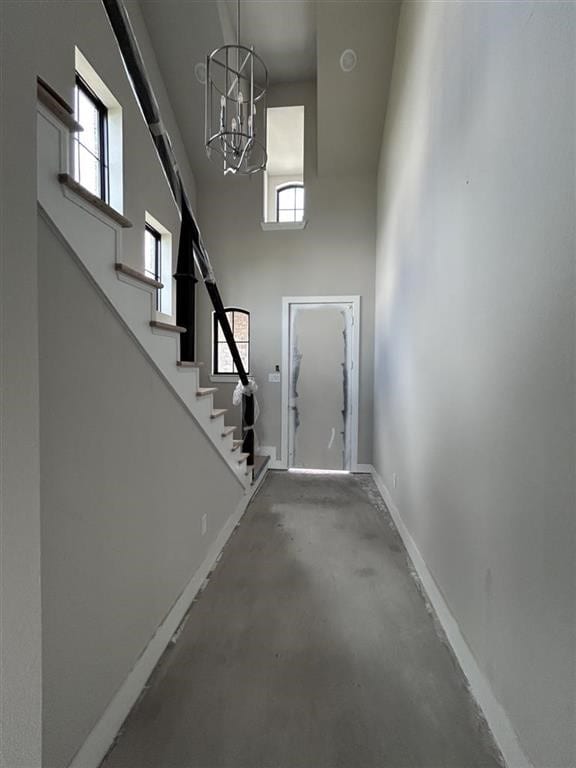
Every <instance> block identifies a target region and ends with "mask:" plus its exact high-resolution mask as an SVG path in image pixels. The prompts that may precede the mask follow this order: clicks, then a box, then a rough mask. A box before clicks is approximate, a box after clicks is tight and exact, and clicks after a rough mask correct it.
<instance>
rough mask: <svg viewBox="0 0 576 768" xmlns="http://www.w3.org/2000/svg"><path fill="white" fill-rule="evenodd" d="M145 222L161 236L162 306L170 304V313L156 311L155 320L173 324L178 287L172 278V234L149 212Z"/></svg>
mask: <svg viewBox="0 0 576 768" xmlns="http://www.w3.org/2000/svg"><path fill="white" fill-rule="evenodd" d="M144 221H145V222H146V224H148V225H149V226H151V227H152V229H155V230H156V232H158V234H159V235H160V259H161V261H160V282H161V283H163V284H164V288H161V289H160V306H162V304H163V303H165V302H166V301H169V302H170V304H169V308H170V312H159V311H158V310H155V311H154V319H155V320H159V321H160V322H171V321H172V320H173V319H174V307H175V306H176V302H175V295H174V294H175V291H176V286H175V283H174V280H173V278H172V271H173V270H172V233H171V232H170V231H169V230H168V229H166V227H165V226H164V225H163V224H161V223H160V222H159V221H158V219H156V218H154V216H152V214H151V213H149V212H148V211H145V213H144ZM142 253H144V249H142Z"/></svg>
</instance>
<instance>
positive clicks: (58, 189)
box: [37, 103, 250, 488]
mask: <svg viewBox="0 0 576 768" xmlns="http://www.w3.org/2000/svg"><path fill="white" fill-rule="evenodd" d="M37 143H38V146H37V184H38V203H39V206H40V208H41V209H42V211H43V213H44V215H45V216H46V218H47V219H48V221H49V222H50V224H51V226H52V227H54V229H55V230H56V231H57V233H58V234H59V236H60V237H61V238H63V240H64V241H65V242H66V244H67V245H68V247H69V248H70V249H71V251H72V252H73V253H74V254H75V255H76V257H77V258H78V260H79V262H80V263H81V264H82V266H83V267H84V269H85V270H86V272H87V274H88V275H89V277H90V278H91V280H92V281H93V282H94V284H95V285H96V286H97V288H98V289H99V290H100V291H101V293H102V294H103V295H104V296H105V298H106V299H107V301H108V303H109V304H110V305H111V307H112V309H113V310H114V312H115V313H116V315H117V316H118V317H119V319H120V320H121V321H122V323H123V324H124V325H125V326H126V327H127V329H128V330H129V332H130V334H131V335H132V336H133V338H134V339H135V341H136V342H137V343H138V345H139V346H140V347H141V349H142V350H143V351H144V353H145V354H146V356H147V357H148V359H149V361H150V362H151V364H152V365H153V366H154V367H155V368H156V369H157V371H158V372H159V373H160V375H161V376H162V377H163V378H164V380H165V381H166V383H167V384H168V385H169V386H170V388H171V389H172V390H173V391H174V392H175V394H176V395H177V396H178V397H179V399H180V400H181V401H182V403H183V404H184V405H185V407H186V408H187V410H188V411H189V412H190V415H191V416H192V418H193V419H194V420H195V422H196V423H197V424H198V426H199V427H200V429H202V431H203V432H204V433H205V434H206V435H207V436H208V438H209V439H210V442H211V443H212V445H213V446H214V449H215V450H216V451H217V452H218V453H219V454H220V456H221V458H222V460H223V461H224V463H225V464H226V466H227V467H228V469H229V470H230V471H231V472H232V473H233V474H234V476H235V477H236V479H237V480H238V482H239V483H240V484H241V485H242V486H243V487H244V488H247V487H249V486H250V477H249V476H248V475H247V474H246V470H245V467H244V465H243V464H241V465H239V464H238V459H237V454H236V452H233V451H232V447H233V443H232V439H233V438H232V435H231V434H228V435H226V436H225V437H223V436H222V431H223V426H224V419H223V416H222V415H221V416H218V417H217V418H211V414H212V410H213V403H212V395H209V396H206V397H197V395H196V392H197V390H198V387H199V372H198V369H197V368H185V367H179V366H177V365H176V363H177V360H178V359H179V337H178V334H175V333H173V332H171V331H164V330H161V329H153V328H151V327H150V320H152V319H153V318H154V289H153V288H150V287H148V286H146V285H144V284H141V285H140V284H138V283H137V282H136V281H133V280H130V279H127V278H126V277H125V276H122V275H121V273H118V272H117V271H116V269H115V265H116V263H121V262H122V227H121V225H120V224H118V223H116V222H115V221H113V220H112V219H110V218H109V217H108V216H107V215H106V214H105V213H104V212H102V211H100V210H99V209H98V208H96V207H95V206H94V205H92V204H91V203H90V202H88V201H87V200H84V198H82V197H80V196H79V195H77V194H76V193H75V192H73V191H72V190H70V189H68V188H67V187H65V186H64V185H62V184H61V183H60V181H59V179H58V174H60V173H68V172H69V151H70V149H69V148H70V136H69V131H68V129H67V128H66V127H65V126H64V125H63V124H61V123H60V121H59V120H58V119H57V118H56V117H54V115H52V113H51V112H49V111H48V110H47V109H46V108H45V107H43V105H42V104H40V103H39V104H38V121H37Z"/></svg>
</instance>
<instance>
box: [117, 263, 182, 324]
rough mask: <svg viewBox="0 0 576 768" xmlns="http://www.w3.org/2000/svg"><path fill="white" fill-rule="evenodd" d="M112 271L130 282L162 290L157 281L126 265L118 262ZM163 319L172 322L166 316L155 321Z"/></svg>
mask: <svg viewBox="0 0 576 768" xmlns="http://www.w3.org/2000/svg"><path fill="white" fill-rule="evenodd" d="M114 269H115V270H116V272H118V273H119V274H122V275H124V276H125V277H129V278H131V279H132V280H136V281H137V282H139V283H143V284H144V285H147V286H149V287H150V288H155V289H157V290H160V289H162V288H164V285H163V284H162V283H161V282H159V281H158V280H153V279H152V278H151V277H148V275H145V274H144V273H143V272H140V271H139V270H138V269H133V268H132V267H129V266H128V265H127V264H121V263H120V262H117V263H116V264H115V265H114ZM164 317H167V318H168V320H172V318H171V317H168V315H164V316H163V317H160V318H156V319H157V320H163V319H164Z"/></svg>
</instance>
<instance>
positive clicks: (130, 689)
mask: <svg viewBox="0 0 576 768" xmlns="http://www.w3.org/2000/svg"><path fill="white" fill-rule="evenodd" d="M261 479H262V478H260V480H261ZM259 485H260V483H256V484H255V485H254V486H252V487H251V488H249V489H247V491H246V493H245V495H244V496H243V497H242V499H241V500H240V503H239V504H238V506H237V508H236V510H235V511H234V513H233V514H232V515H231V516H230V517H229V518H228V521H227V522H226V523H225V525H224V527H223V528H222V530H221V531H220V533H219V534H218V536H217V537H216V539H215V540H214V542H213V543H212V546H211V547H210V549H209V550H208V553H207V555H206V557H205V558H204V561H203V563H202V565H201V566H200V568H198V570H197V571H196V573H195V574H194V576H193V577H192V579H191V580H190V582H189V583H188V586H187V587H186V588H185V589H184V591H183V592H182V594H181V595H180V597H179V598H178V599H177V600H176V602H175V603H174V604H173V606H172V608H171V609H170V611H169V612H168V615H167V616H166V618H165V619H164V621H163V622H162V624H160V626H159V627H158V629H157V630H156V633H155V634H154V636H153V637H152V639H151V640H150V642H149V643H148V645H147V647H146V649H145V650H144V651H143V653H142V655H141V656H140V657H139V658H138V660H137V662H136V664H135V666H134V668H133V669H132V671H131V672H130V674H129V675H128V677H127V678H126V680H125V681H124V683H123V684H122V686H121V688H120V690H119V691H118V693H117V694H116V695H115V696H114V698H113V699H112V701H111V702H110V704H109V705H108V707H107V709H106V711H105V712H104V714H103V715H102V717H101V718H100V720H99V721H98V723H97V724H96V726H95V727H94V729H93V730H92V732H91V733H90V735H89V736H88V738H87V739H86V741H85V742H84V744H83V745H82V746H81V747H80V749H79V750H78V752H77V753H76V754H75V755H74V758H73V760H72V762H71V763H70V766H69V768H98V766H99V765H100V764H101V762H102V760H103V759H104V757H105V756H106V754H107V752H108V750H109V749H110V747H111V746H112V744H113V742H114V739H115V738H116V735H117V734H118V732H119V731H120V728H121V727H122V724H123V722H124V720H125V719H126V718H127V717H128V715H129V713H130V710H131V709H132V707H133V706H134V704H135V703H136V702H137V701H138V697H139V696H140V694H141V693H142V691H143V689H144V686H145V685H146V681H147V680H148V678H149V677H150V675H151V674H152V672H153V670H154V667H155V666H156V664H157V663H158V661H159V660H160V657H161V656H162V654H163V653H164V651H165V649H166V647H167V646H168V643H169V642H170V640H171V639H172V637H173V635H174V633H175V632H176V630H177V629H178V627H179V626H180V624H181V622H182V620H183V619H184V617H185V615H186V613H187V611H188V609H189V608H190V606H191V604H192V601H193V600H194V598H195V597H196V595H197V594H198V592H199V590H200V588H201V586H202V584H203V583H204V580H205V579H206V577H207V576H208V574H209V573H210V571H211V570H212V568H213V567H214V565H215V563H216V562H217V561H218V559H219V557H220V553H221V552H222V550H223V548H224V545H225V544H226V542H227V541H228V539H229V537H230V534H231V533H232V531H233V530H234V528H235V527H236V525H237V524H238V522H239V521H240V518H241V517H242V515H243V514H244V512H245V510H246V507H247V506H248V503H249V502H250V499H251V498H252V496H253V495H254V493H255V492H256V490H257V488H258V486H259Z"/></svg>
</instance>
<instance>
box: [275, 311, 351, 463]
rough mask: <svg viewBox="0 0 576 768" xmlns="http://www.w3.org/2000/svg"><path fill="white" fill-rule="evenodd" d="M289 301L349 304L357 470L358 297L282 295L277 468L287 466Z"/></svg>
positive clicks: (349, 393)
mask: <svg viewBox="0 0 576 768" xmlns="http://www.w3.org/2000/svg"><path fill="white" fill-rule="evenodd" d="M292 304H351V305H352V323H353V324H352V328H353V331H352V339H351V361H352V363H351V365H352V368H351V370H350V379H349V385H350V388H349V392H348V395H349V398H350V408H351V417H350V471H351V472H357V471H358V406H359V398H358V396H359V379H360V296H283V297H282V364H281V369H280V370H281V381H282V405H281V407H282V437H281V445H280V451H281V456H280V460H279V461H278V463H277V467H278V469H288V380H289V376H290V343H289V342H290V307H291V305H292Z"/></svg>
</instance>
